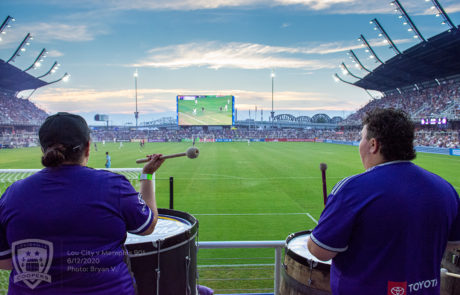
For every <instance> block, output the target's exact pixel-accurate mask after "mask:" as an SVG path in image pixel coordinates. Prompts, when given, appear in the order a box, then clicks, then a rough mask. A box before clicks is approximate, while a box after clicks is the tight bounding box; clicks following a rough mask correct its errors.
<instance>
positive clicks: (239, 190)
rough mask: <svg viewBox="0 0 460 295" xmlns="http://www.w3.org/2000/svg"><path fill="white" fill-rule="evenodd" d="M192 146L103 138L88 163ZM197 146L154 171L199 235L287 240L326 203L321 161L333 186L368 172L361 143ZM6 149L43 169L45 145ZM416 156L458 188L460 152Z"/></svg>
mask: <svg viewBox="0 0 460 295" xmlns="http://www.w3.org/2000/svg"><path fill="white" fill-rule="evenodd" d="M189 146H190V144H189V143H146V145H145V147H144V149H141V148H140V147H139V144H138V143H123V147H122V148H119V144H118V143H109V144H106V145H105V146H103V145H102V144H101V143H98V151H95V150H94V146H92V147H91V148H92V150H91V156H90V161H89V163H88V166H90V167H94V168H102V167H104V163H105V152H106V151H108V152H109V153H110V155H111V157H112V167H113V168H133V167H142V166H141V165H137V164H135V160H136V159H138V158H142V157H144V156H145V155H146V154H147V153H162V154H172V153H179V152H185V150H186V149H187V148H188V147H189ZM196 146H197V147H198V148H199V149H200V156H199V157H198V158H197V159H194V160H191V159H187V158H185V157H184V158H176V159H169V160H166V162H165V163H164V165H163V166H162V167H161V168H160V170H159V171H158V172H157V175H156V194H157V203H158V206H159V207H160V208H167V207H168V206H169V177H170V176H172V177H174V209H176V210H181V211H185V212H188V213H190V214H192V215H194V216H195V217H196V218H197V219H198V220H199V240H200V241H242V240H285V239H286V237H287V236H288V235H289V234H291V233H294V232H298V231H302V230H307V229H312V228H314V226H315V224H316V223H315V221H316V220H318V218H319V216H320V214H321V211H322V209H323V207H324V205H323V197H322V184H321V172H320V170H319V164H320V163H321V162H325V163H327V165H328V169H327V187H328V192H330V191H331V189H332V187H333V186H334V184H335V183H337V182H338V181H339V180H341V179H342V178H344V177H346V176H349V175H352V174H357V173H361V172H363V171H364V169H363V167H362V164H361V160H360V157H359V153H358V148H357V147H353V146H346V145H334V144H326V143H305V142H270V143H268V142H267V143H265V142H251V143H250V144H249V145H248V143H247V142H232V143H197V145H196ZM0 155H1V156H0V169H17V168H42V167H41V164H40V155H41V152H40V149H39V148H25V149H14V150H0ZM414 162H415V163H416V164H418V165H420V166H422V167H424V168H425V169H427V170H429V171H432V172H434V173H436V174H438V175H440V176H442V177H443V178H445V179H446V180H448V181H449V182H450V183H451V184H452V185H453V186H454V187H455V188H456V190H457V191H458V192H459V191H460V173H459V171H460V157H455V156H444V155H435V154H424V153H418V154H417V158H416V160H415V161H414ZM1 182H2V180H1V179H0V190H1V191H2V192H3V191H4V190H5V184H2V183H1ZM270 256H271V257H273V250H272V249H267V250H260V249H256V250H254V249H243V250H241V249H234V250H232V249H230V250H225V251H222V250H200V252H199V264H200V265H201V264H209V265H214V264H222V263H228V264H238V263H240V262H239V261H235V260H232V259H228V260H225V258H231V257H240V258H242V259H246V260H245V261H244V262H245V263H273V260H272V259H273V258H271V259H268V260H267V261H264V262H260V257H270ZM216 257H219V258H216ZM219 259H220V260H219ZM227 276H228V275H227ZM205 284H206V283H205ZM270 284H271V286H272V284H273V281H268V282H265V283H264V284H262V286H261V287H264V286H265V287H266V286H267V285H268V286H270ZM208 285H211V286H213V283H209V284H208ZM248 288H249V287H248ZM251 288H252V287H251ZM229 293H230V292H229Z"/></svg>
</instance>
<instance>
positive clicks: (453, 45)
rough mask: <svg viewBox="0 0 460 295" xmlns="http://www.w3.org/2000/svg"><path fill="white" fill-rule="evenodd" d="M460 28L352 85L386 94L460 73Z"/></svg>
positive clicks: (400, 57) (395, 59)
mask: <svg viewBox="0 0 460 295" xmlns="http://www.w3.org/2000/svg"><path fill="white" fill-rule="evenodd" d="M459 53H460V27H458V28H456V29H452V30H451V31H450V32H449V31H446V32H443V33H441V34H439V35H436V36H434V37H432V38H430V39H428V40H427V41H426V42H421V43H419V44H417V45H415V46H413V47H411V48H409V49H407V50H406V51H404V52H403V53H401V54H398V55H397V56H395V57H393V58H391V59H389V60H388V61H386V62H385V63H384V64H382V65H380V66H378V67H377V68H376V69H375V70H373V71H372V72H371V73H369V74H367V75H366V76H365V77H364V78H362V79H361V80H359V81H357V82H355V83H353V85H355V86H358V87H361V88H364V89H369V90H377V91H381V92H386V91H390V90H394V89H396V88H403V87H405V86H409V85H414V84H420V83H423V82H426V81H430V80H431V81H434V79H441V78H446V77H450V76H454V75H458V74H460V58H459Z"/></svg>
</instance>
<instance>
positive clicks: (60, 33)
mask: <svg viewBox="0 0 460 295" xmlns="http://www.w3.org/2000/svg"><path fill="white" fill-rule="evenodd" d="M20 29H21V30H24V31H27V32H31V33H32V34H33V35H34V36H35V37H36V38H38V39H39V40H40V42H50V41H54V40H58V41H67V42H82V41H91V40H94V38H95V36H94V32H93V31H92V30H90V29H89V28H88V26H87V25H84V24H79V25H71V24H63V23H44V22H42V23H36V24H31V25H29V26H22V27H20Z"/></svg>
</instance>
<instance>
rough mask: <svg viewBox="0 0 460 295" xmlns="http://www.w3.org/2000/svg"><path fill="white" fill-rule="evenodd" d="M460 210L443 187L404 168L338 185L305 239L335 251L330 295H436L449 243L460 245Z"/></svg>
mask: <svg viewBox="0 0 460 295" xmlns="http://www.w3.org/2000/svg"><path fill="white" fill-rule="evenodd" d="M459 210H460V209H459V197H458V194H457V192H456V191H455V189H454V188H453V187H452V186H451V185H450V184H449V183H448V182H447V181H445V180H443V179H442V178H441V177H439V176H437V175H435V174H432V173H430V172H428V171H426V170H424V169H422V168H420V167H418V166H416V165H414V164H413V163H411V162H408V161H395V162H389V163H385V164H382V165H378V166H376V167H373V168H371V169H369V170H368V171H366V172H364V173H362V174H358V175H354V176H351V177H348V178H345V179H344V180H342V181H340V182H339V183H337V184H336V186H335V187H334V188H333V190H332V192H331V194H330V195H329V198H328V200H327V203H326V208H325V209H324V211H323V213H322V214H321V217H320V219H319V224H318V226H317V227H316V228H315V229H314V230H313V232H312V234H311V238H312V240H313V241H314V242H315V243H316V244H318V245H319V246H320V247H322V248H324V249H327V250H330V251H334V252H339V253H338V254H337V256H336V257H334V258H333V260H332V267H331V288H332V291H333V294H340V295H344V294H345V295H348V294H350V295H351V294H353V295H368V294H372V295H387V294H404V295H411V294H413V295H415V294H416V295H421V294H424V295H428V294H430V295H431V294H439V292H440V288H439V285H440V265H441V260H442V255H443V253H444V250H445V248H446V244H447V241H448V240H449V241H460V214H459ZM403 290H404V293H402V291H403ZM392 291H393V293H392Z"/></svg>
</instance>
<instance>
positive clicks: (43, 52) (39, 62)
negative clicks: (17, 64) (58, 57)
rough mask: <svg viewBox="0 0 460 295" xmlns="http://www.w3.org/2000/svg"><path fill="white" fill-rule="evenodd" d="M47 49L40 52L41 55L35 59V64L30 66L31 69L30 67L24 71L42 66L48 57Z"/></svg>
mask: <svg viewBox="0 0 460 295" xmlns="http://www.w3.org/2000/svg"><path fill="white" fill-rule="evenodd" d="M46 53H47V52H46V49H45V48H43V49H42V51H41V52H40V54H39V55H38V56H37V58H36V59H35V61H34V62H33V64H32V65H30V67H28V68H27V69H25V70H24V72H27V71H28V70H30V69H32V68H38V67H40V66H41V62H42V61H43V58H45V57H46Z"/></svg>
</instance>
